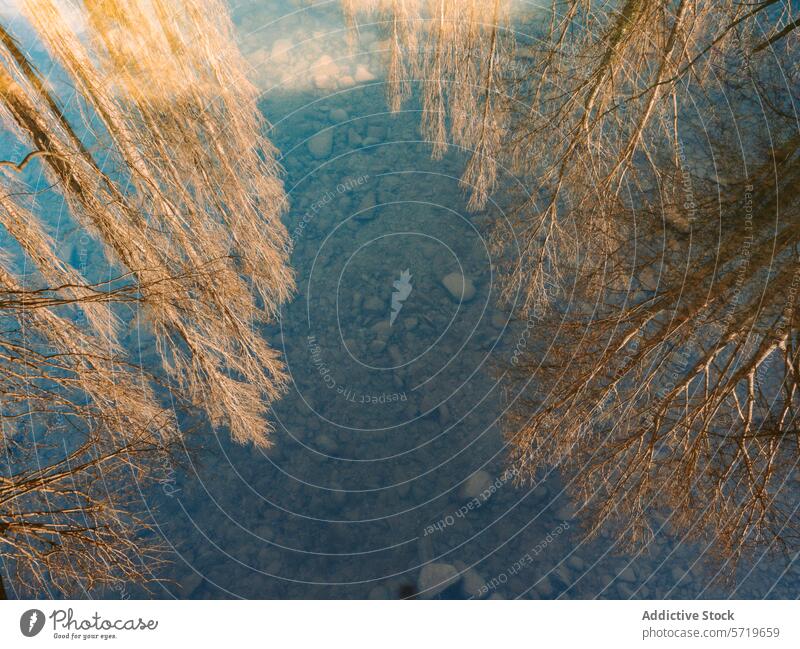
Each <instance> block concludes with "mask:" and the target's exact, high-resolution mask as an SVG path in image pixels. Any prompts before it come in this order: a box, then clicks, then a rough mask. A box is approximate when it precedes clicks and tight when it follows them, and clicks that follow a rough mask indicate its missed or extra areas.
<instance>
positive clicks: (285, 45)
mask: <svg viewBox="0 0 800 649" xmlns="http://www.w3.org/2000/svg"><path fill="white" fill-rule="evenodd" d="M291 49H292V41H290V40H289V39H288V38H281V39H280V40H277V41H275V42H274V43H273V44H272V52H271V53H270V58H271V59H272V61H273V62H278V61H285V60H287V59H288V58H289V50H291Z"/></svg>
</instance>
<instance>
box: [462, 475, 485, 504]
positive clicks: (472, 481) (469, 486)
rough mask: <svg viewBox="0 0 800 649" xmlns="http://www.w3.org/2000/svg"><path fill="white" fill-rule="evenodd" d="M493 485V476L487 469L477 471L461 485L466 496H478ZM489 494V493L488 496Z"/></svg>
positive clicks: (463, 494)
mask: <svg viewBox="0 0 800 649" xmlns="http://www.w3.org/2000/svg"><path fill="white" fill-rule="evenodd" d="M491 486H492V476H490V475H489V474H488V473H487V472H486V471H476V472H475V473H473V474H472V475H471V476H470V477H469V478H467V481H466V482H465V483H464V484H463V486H462V487H461V495H462V496H463V497H464V498H478V497H479V496H480V495H481V494H482V493H483V492H484V491H486V490H487V489H489V488H490V487H491ZM488 495H489V494H487V497H488Z"/></svg>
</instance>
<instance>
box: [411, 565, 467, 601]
mask: <svg viewBox="0 0 800 649" xmlns="http://www.w3.org/2000/svg"><path fill="white" fill-rule="evenodd" d="M458 578H459V575H458V570H456V569H455V567H454V566H451V565H450V564H449V563H429V564H427V565H425V566H423V567H422V570H420V571H419V578H418V579H417V590H418V591H419V594H420V596H421V597H425V598H431V597H436V595H438V594H439V593H441V592H442V591H443V590H444V589H446V588H447V587H449V586H452V585H453V584H454V583H456V582H457V581H458Z"/></svg>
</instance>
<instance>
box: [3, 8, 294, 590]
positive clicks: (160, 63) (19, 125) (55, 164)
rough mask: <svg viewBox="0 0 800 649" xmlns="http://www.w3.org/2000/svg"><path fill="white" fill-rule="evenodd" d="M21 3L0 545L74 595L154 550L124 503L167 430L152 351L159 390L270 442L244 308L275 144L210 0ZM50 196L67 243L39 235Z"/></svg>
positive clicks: (11, 90)
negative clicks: (45, 58) (64, 218)
mask: <svg viewBox="0 0 800 649" xmlns="http://www.w3.org/2000/svg"><path fill="white" fill-rule="evenodd" d="M20 11H21V13H22V16H21V17H19V22H22V17H24V18H25V19H26V20H27V21H28V22H29V24H30V26H32V27H33V29H34V32H35V34H36V37H37V38H38V39H39V42H40V43H41V44H43V45H45V46H46V48H47V53H48V55H49V57H50V61H49V62H51V63H52V64H53V65H54V67H56V66H57V67H58V69H59V70H60V72H59V73H56V74H55V77H54V78H52V79H50V78H46V77H45V76H43V75H42V74H41V72H40V71H39V69H37V66H36V65H34V63H33V61H31V60H30V59H29V58H28V56H27V55H26V53H25V50H24V48H23V47H22V46H20V45H19V43H18V42H17V40H16V39H15V38H14V36H13V35H12V34H11V33H10V32H9V31H7V30H6V29H4V28H0V41H1V44H0V63H2V65H0V115H1V116H2V119H3V121H4V125H5V126H7V127H8V132H9V134H10V137H9V139H11V138H12V137H13V138H15V140H14V143H15V144H16V148H17V149H18V150H19V151H21V152H22V153H20V154H19V155H18V156H15V157H14V158H12V159H9V160H4V161H3V162H2V164H0V172H2V184H3V191H2V196H0V226H2V229H3V234H4V236H5V238H6V241H8V242H10V245H8V254H5V255H4V256H3V257H2V258H0V319H1V320H2V333H0V420H1V421H2V425H3V429H2V437H1V438H0V452H2V457H3V460H2V464H0V466H1V467H2V468H1V469H0V552H2V558H3V568H4V571H5V572H7V574H9V575H13V576H14V582H13V586H14V592H15V593H43V592H50V589H54V590H55V591H57V592H62V593H71V594H73V595H75V594H82V593H86V592H87V591H89V590H91V589H93V588H96V587H101V586H109V585H111V586H120V585H124V584H126V583H128V582H131V581H142V580H150V579H153V578H154V577H155V575H154V574H153V571H154V569H155V568H156V567H157V566H158V565H159V564H158V562H159V560H160V559H162V558H163V554H162V553H161V551H162V550H163V548H161V547H160V545H159V543H158V541H157V539H156V537H155V534H153V533H151V530H150V528H149V526H150V521H149V520H148V519H147V518H146V517H144V516H139V515H137V513H136V512H137V511H139V510H140V509H141V507H142V504H141V493H140V492H139V491H138V489H139V486H138V485H139V483H141V482H144V483H148V482H152V481H154V480H159V481H163V480H167V481H170V480H174V474H175V465H174V462H175V461H174V459H173V458H172V455H171V448H172V447H174V446H179V445H180V444H181V432H182V431H181V430H180V429H179V427H178V425H177V422H176V421H175V416H174V413H173V408H172V407H170V408H167V407H165V404H164V403H163V402H162V399H161V398H160V396H159V395H160V394H163V388H164V384H165V382H164V381H161V382H159V381H157V379H156V378H155V377H153V376H151V375H150V371H155V372H157V371H158V369H157V367H156V365H158V362H159V361H161V362H163V367H164V370H165V371H166V372H168V373H169V375H170V379H171V381H172V382H173V386H177V387H178V388H179V389H176V390H174V392H173V394H172V396H173V402H172V406H173V407H179V408H180V409H182V410H184V411H185V410H186V409H189V410H193V411H194V410H199V411H201V412H203V413H204V414H205V415H206V416H207V419H208V420H209V421H210V422H211V424H212V425H214V426H225V427H227V428H228V430H229V431H230V433H231V435H232V437H233V438H234V439H235V440H236V441H238V442H241V443H244V442H252V443H254V444H256V445H260V446H266V445H268V439H267V433H268V432H269V426H268V423H267V420H266V412H267V407H268V405H269V403H270V402H271V401H272V400H274V399H275V398H277V397H278V396H279V395H280V394H281V393H282V391H283V387H284V385H285V381H286V377H285V375H284V373H283V366H282V363H281V361H280V359H279V357H278V354H277V352H275V351H274V350H273V349H272V348H271V347H270V346H269V345H268V344H267V342H266V341H265V340H264V339H263V337H262V335H261V332H260V331H259V328H258V327H256V326H254V323H258V322H263V321H265V320H267V319H269V317H270V316H271V315H272V314H274V313H275V312H276V310H277V308H278V306H279V305H280V303H281V302H282V301H283V300H284V299H285V298H286V297H287V296H288V295H289V293H290V292H291V289H292V285H293V280H292V275H291V272H290V271H289V270H288V267H287V264H286V262H287V257H288V254H287V253H286V252H285V243H286V239H287V237H286V232H285V229H284V227H283V225H282V224H281V220H280V215H281V213H282V211H283V208H284V206H285V196H284V193H283V188H282V185H281V182H280V180H279V178H278V166H277V164H276V161H275V157H274V154H275V152H274V149H273V147H272V146H271V144H270V143H269V142H268V141H267V140H266V139H265V138H264V137H263V134H262V127H263V125H264V124H263V118H262V116H261V114H260V112H259V111H258V109H257V106H256V97H257V93H256V90H255V88H253V87H252V86H251V85H250V84H249V83H248V82H247V80H246V79H245V77H244V70H245V69H246V66H245V63H244V61H243V60H242V59H241V57H240V56H239V54H238V51H237V49H236V47H235V45H234V43H233V41H232V40H231V32H230V29H231V27H230V25H229V20H228V17H227V14H226V9H225V8H224V7H223V5H222V4H221V3H217V2H214V1H213V0H208V1H207V2H205V3H204V6H203V7H202V9H201V8H200V7H198V6H197V5H196V4H195V3H192V2H168V3H165V2H161V1H160V0H152V1H145V0H143V1H141V2H117V1H116V0H86V1H85V2H83V3H74V4H73V3H67V2H55V1H54V0H28V1H26V2H22V3H20ZM37 63H39V62H38V61H37ZM59 75H66V81H67V82H68V85H69V88H70V90H68V91H66V93H64V94H66V97H64V96H62V95H61V94H60V93H59V91H58V89H60V88H63V87H64V85H65V84H64V79H63V77H59ZM65 104H68V105H69V106H71V107H72V109H71V110H69V111H67V110H65V108H64V106H65ZM76 106H77V108H75V107H76ZM4 157H6V156H4ZM31 170H33V171H34V172H35V173H30V174H29V173H28V172H30V171H31ZM48 201H49V202H48ZM62 202H63V204H65V205H66V207H67V208H68V209H69V214H70V217H71V219H73V220H74V223H75V224H76V226H77V227H78V228H79V230H78V231H79V232H83V233H85V234H84V235H83V238H82V241H84V242H85V244H82V245H83V247H84V248H85V250H84V251H83V253H84V254H83V259H81V258H79V259H77V260H75V259H72V258H69V259H68V258H67V257H69V255H67V254H64V248H63V247H62V246H61V245H60V244H59V243H57V242H56V241H54V240H53V238H52V237H53V235H54V231H55V230H56V226H55V224H54V221H55V218H53V216H54V215H51V214H50V211H49V210H48V209H46V208H47V206H48V205H52V204H55V205H58V206H59V207H60V206H61V204H62ZM60 225H61V226H62V227H64V224H63V223H60ZM92 250H98V251H99V250H102V251H103V252H104V253H105V254H106V255H107V257H108V259H109V260H110V263H111V266H110V268H109V267H108V266H107V267H106V276H105V277H102V275H103V268H101V267H93V264H90V263H89V262H88V261H87V259H88V258H89V257H90V253H91V251H92ZM4 252H5V251H4ZM91 257H93V258H95V259H96V257H97V255H91ZM98 276H99V277H102V279H103V281H101V282H98V281H97V280H96V279H91V278H92V277H98ZM112 277H113V279H112ZM123 320H124V321H126V324H127V322H128V321H132V325H133V327H132V331H133V336H132V337H133V338H134V342H133V345H134V346H136V345H137V344H138V345H139V346H141V347H143V348H144V349H143V350H140V351H141V352H142V353H141V356H142V357H146V358H145V363H146V364H147V367H146V369H143V368H141V367H138V364H139V363H138V362H137V361H138V360H142V359H135V358H131V357H130V356H129V354H128V353H127V352H129V351H130V350H128V349H126V347H125V345H126V343H128V342H130V341H126V340H125V338H126V337H127V335H128V334H127V333H126V332H125V329H124V328H123V327H122V326H121V322H122V321H123ZM140 326H141V327H142V328H141V329H140ZM163 378H164V377H163V376H162V379H163Z"/></svg>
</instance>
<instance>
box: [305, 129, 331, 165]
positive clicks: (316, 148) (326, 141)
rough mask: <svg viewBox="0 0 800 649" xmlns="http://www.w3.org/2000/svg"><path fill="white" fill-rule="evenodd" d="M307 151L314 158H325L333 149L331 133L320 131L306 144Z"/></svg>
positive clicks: (329, 131)
mask: <svg viewBox="0 0 800 649" xmlns="http://www.w3.org/2000/svg"><path fill="white" fill-rule="evenodd" d="M307 146H308V150H309V151H311V155H313V156H314V157H315V158H326V157H328V156H329V155H330V153H331V148H332V147H333V131H331V130H330V129H328V130H326V131H320V132H319V133H317V134H316V135H315V136H314V137H312V138H311V139H309V140H308V142H307Z"/></svg>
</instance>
